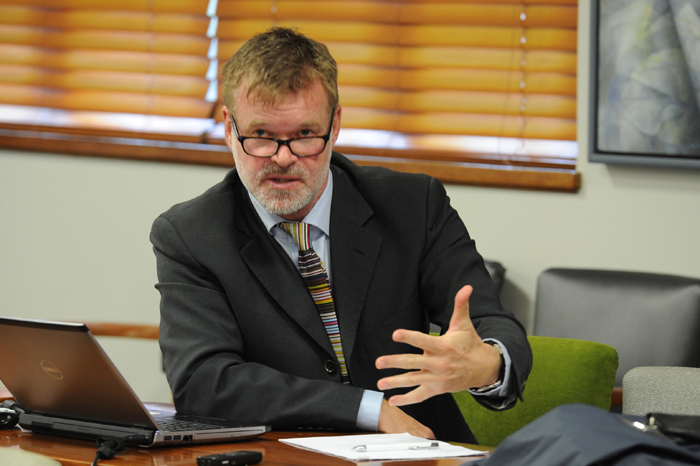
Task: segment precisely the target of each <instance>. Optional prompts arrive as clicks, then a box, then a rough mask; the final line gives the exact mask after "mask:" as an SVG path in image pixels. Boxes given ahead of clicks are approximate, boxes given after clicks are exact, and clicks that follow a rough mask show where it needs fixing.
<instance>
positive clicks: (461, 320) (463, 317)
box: [448, 285, 474, 332]
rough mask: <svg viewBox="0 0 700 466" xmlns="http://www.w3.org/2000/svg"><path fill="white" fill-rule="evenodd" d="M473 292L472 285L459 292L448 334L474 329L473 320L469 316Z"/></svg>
mask: <svg viewBox="0 0 700 466" xmlns="http://www.w3.org/2000/svg"><path fill="white" fill-rule="evenodd" d="M472 291H473V288H472V287H471V286H470V285H466V286H464V287H462V289H460V290H459V291H458V292H457V295H456V296H455V306H454V310H453V312H452V318H451V319H450V327H449V329H448V332H456V331H459V330H469V329H473V328H474V324H472V319H471V317H470V316H469V298H470V297H471V295H472Z"/></svg>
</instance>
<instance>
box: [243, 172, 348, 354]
mask: <svg viewBox="0 0 700 466" xmlns="http://www.w3.org/2000/svg"><path fill="white" fill-rule="evenodd" d="M237 194H238V196H239V200H240V201H243V202H238V203H237V204H236V205H237V206H239V207H241V208H238V209H236V226H237V227H238V229H239V230H241V231H242V232H243V233H245V234H246V235H247V236H248V237H249V238H250V242H249V243H248V244H247V245H245V246H244V247H243V248H242V249H241V256H242V257H243V260H244V261H245V263H246V264H247V265H248V267H250V270H251V272H252V273H253V275H255V276H256V277H257V279H258V280H260V282H261V283H262V285H263V286H264V287H265V289H266V290H267V292H268V293H269V294H270V296H272V298H273V299H274V300H275V301H276V302H277V304H278V305H279V306H280V307H281V308H282V309H284V311H285V312H287V314H289V316H290V317H291V318H292V319H294V321H295V322H296V323H297V324H299V326H300V327H301V328H302V329H304V330H305V331H306V332H307V333H308V334H309V335H310V336H311V338H313V339H314V340H315V341H316V342H317V343H318V344H319V345H320V346H321V347H322V348H323V349H324V350H326V352H327V353H328V354H329V355H333V354H334V353H333V347H332V346H331V343H330V340H329V339H328V334H327V333H326V330H325V328H324V326H323V322H322V321H321V319H320V317H319V315H318V311H317V310H316V305H315V304H314V302H313V299H312V298H311V294H310V293H309V290H308V288H307V287H306V285H305V284H304V281H303V279H302V278H301V275H300V274H299V272H298V271H297V269H296V268H295V267H294V264H292V261H291V260H290V259H289V257H288V256H287V255H286V254H285V253H284V251H283V250H282V248H281V247H280V246H279V244H277V242H276V241H275V239H274V238H273V237H272V236H270V235H269V234H268V232H267V231H266V230H265V226H264V225H263V223H262V221H261V220H260V218H259V217H258V216H257V214H256V213H255V209H253V206H252V204H251V203H250V199H249V198H248V194H247V192H246V191H245V188H243V187H242V185H241V190H240V191H239V192H238V193H237ZM241 292H242V293H245V290H241ZM273 330H275V329H273Z"/></svg>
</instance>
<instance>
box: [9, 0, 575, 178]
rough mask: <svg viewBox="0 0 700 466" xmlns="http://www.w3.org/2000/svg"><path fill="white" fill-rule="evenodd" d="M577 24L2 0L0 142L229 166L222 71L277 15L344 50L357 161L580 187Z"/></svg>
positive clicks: (428, 2) (528, 13)
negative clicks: (24, 138) (20, 139)
mask: <svg viewBox="0 0 700 466" xmlns="http://www.w3.org/2000/svg"><path fill="white" fill-rule="evenodd" d="M576 23H577V0H522V1H518V0H490V1H487V0H481V1H474V0H472V1H469V0H467V1H457V0H408V1H390V0H386V1H361V0H272V1H269V0H218V2H216V1H214V0H211V1H210V0H100V1H94V0H22V1H19V0H16V1H7V0H0V104H5V105H4V106H3V107H0V115H4V116H0V130H3V131H4V132H2V133H0V137H2V138H3V140H5V141H10V140H11V141H15V139H16V138H15V139H13V138H14V136H12V135H11V134H9V133H8V131H9V130H14V131H15V132H16V131H17V130H21V131H27V130H30V129H34V130H35V129H36V127H37V125H39V126H43V125H46V126H47V128H49V129H50V130H51V131H54V132H57V133H63V134H65V133H70V134H74V135H79V136H82V137H84V138H85V137H87V136H90V137H93V138H94V137H97V136H100V137H105V136H107V137H112V140H110V141H101V142H106V143H107V144H106V147H107V149H104V148H103V150H106V151H107V152H110V151H111V152H112V154H108V155H116V154H118V152H119V144H118V143H117V142H115V141H114V140H113V139H114V138H116V137H118V138H121V139H120V141H122V142H123V139H124V138H127V139H132V138H135V139H139V138H140V139H145V140H160V141H169V144H170V145H168V146H167V147H168V148H169V149H171V150H170V155H167V154H165V153H164V151H163V150H160V151H159V150H158V148H157V147H158V144H156V142H152V143H147V144H145V145H146V146H148V147H149V148H144V144H140V146H141V148H140V149H139V151H140V152H143V153H147V154H150V155H147V156H146V157H147V158H156V159H162V160H168V159H169V158H175V159H180V160H182V161H189V162H194V163H212V164H222V165H226V164H232V163H233V161H232V160H231V157H230V154H229V153H228V150H227V149H226V148H225V146H223V128H222V126H221V105H222V104H221V100H220V95H219V92H217V81H216V80H217V71H218V70H219V69H220V65H223V63H225V61H226V60H227V59H228V58H229V57H230V56H231V54H232V53H233V52H235V51H236V50H237V49H238V47H240V45H241V44H242V43H243V42H245V41H246V40H247V39H249V38H250V37H252V36H253V35H254V34H255V33H258V32H262V31H264V30H265V29H267V28H268V27H270V26H272V25H279V26H288V27H293V28H296V29H298V30H299V31H300V32H302V33H304V34H307V35H308V36H310V37H313V38H315V39H317V40H319V41H321V42H323V43H325V44H326V45H327V46H328V47H329V49H330V51H331V53H332V55H333V56H334V57H335V59H336V60H337V62H338V65H339V91H340V102H341V104H342V105H343V121H342V127H343V129H342V131H341V137H340V140H339V142H338V144H337V145H336V148H337V149H338V150H339V151H341V152H343V153H346V154H348V155H351V156H353V157H354V158H355V159H356V160H357V161H358V162H359V163H363V164H379V165H386V166H390V167H392V168H396V169H399V170H404V171H414V172H428V173H431V174H433V175H435V176H438V177H439V178H441V179H443V181H447V182H467V183H476V184H487V185H501V186H515V187H524V188H538V189H556V190H565V191H575V190H577V189H578V186H579V183H580V180H579V175H578V173H576V171H575V163H576V152H577V148H576V143H575V140H576ZM217 99H218V100H217ZM47 108H48V109H54V111H48V112H47V111H46V110H45V109H47ZM12 111H14V112H15V115H21V117H19V118H17V117H12V116H10V117H7V114H8V112H12ZM23 112H24V113H23ZM40 115H52V118H53V121H42V118H41V116H40ZM13 118H14V120H13ZM18 120H22V121H18ZM44 129H46V128H44ZM62 137H63V138H64V139H65V136H62ZM54 139H55V138H54ZM74 139H75V138H74ZM78 139H79V138H78ZM112 142H114V144H115V145H114V146H112V145H111V143H112ZM3 145H6V146H7V145H8V144H3ZM9 145H10V146H11V145H12V144H9ZM18 145H19V144H18ZM19 146H20V147H21V145H19ZM96 146H97V144H96V143H93V144H88V147H90V148H91V150H95V147H96ZM161 147H162V144H161ZM110 148H111V149H110ZM87 150H88V149H86V151H87Z"/></svg>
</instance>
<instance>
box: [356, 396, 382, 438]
mask: <svg viewBox="0 0 700 466" xmlns="http://www.w3.org/2000/svg"><path fill="white" fill-rule="evenodd" d="M383 399H384V394H383V393H382V392H375V391H373V390H365V391H364V392H363V393H362V400H360V409H359V410H358V411H357V423H356V426H357V429H358V430H365V431H369V432H377V431H378V430H379V413H380V411H381V410H382V400H383Z"/></svg>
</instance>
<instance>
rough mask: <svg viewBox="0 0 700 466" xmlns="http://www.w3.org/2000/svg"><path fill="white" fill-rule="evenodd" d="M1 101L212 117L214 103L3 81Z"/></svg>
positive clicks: (63, 107)
mask: <svg viewBox="0 0 700 466" xmlns="http://www.w3.org/2000/svg"><path fill="white" fill-rule="evenodd" d="M0 103H3V104H10V105H27V106H33V107H49V108H59V109H67V110H91V111H102V112H123V113H141V114H144V115H166V116H179V117H193V118H211V116H212V115H211V114H212V108H213V106H214V105H213V104H211V103H208V102H205V101H204V100H203V99H201V98H189V97H178V96H162V95H155V94H148V95H144V94H135V93H127V92H107V91H89V90H88V91H82V90H80V91H79V90H65V89H50V88H39V87H35V86H28V85H15V84H3V83H0Z"/></svg>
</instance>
